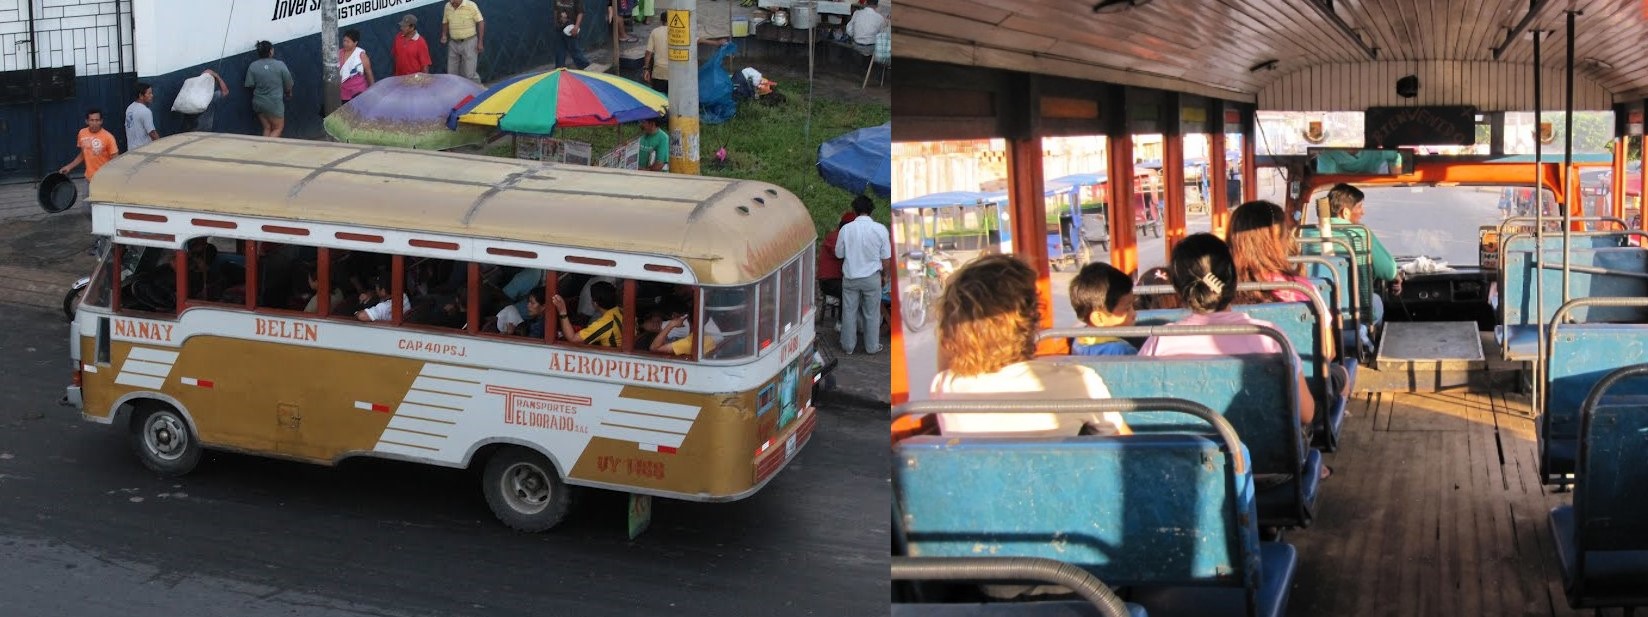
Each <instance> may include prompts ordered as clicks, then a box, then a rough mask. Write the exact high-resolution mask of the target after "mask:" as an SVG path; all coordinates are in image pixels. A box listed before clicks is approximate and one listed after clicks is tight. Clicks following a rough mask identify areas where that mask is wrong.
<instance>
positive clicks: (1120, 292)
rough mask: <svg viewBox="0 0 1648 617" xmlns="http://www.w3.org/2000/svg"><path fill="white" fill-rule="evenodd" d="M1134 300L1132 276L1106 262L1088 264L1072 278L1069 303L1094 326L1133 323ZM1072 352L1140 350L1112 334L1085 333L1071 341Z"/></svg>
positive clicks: (1128, 352)
mask: <svg viewBox="0 0 1648 617" xmlns="http://www.w3.org/2000/svg"><path fill="white" fill-rule="evenodd" d="M1133 300H1134V299H1133V279H1131V278H1129V277H1128V276H1127V273H1125V272H1122V271H1121V270H1117V269H1116V268H1115V266H1112V265H1110V264H1107V263H1100V262H1094V263H1090V264H1087V265H1086V266H1083V267H1082V269H1081V272H1078V273H1077V274H1076V278H1074V279H1071V280H1070V307H1071V308H1073V309H1075V310H1076V319H1079V320H1081V321H1082V323H1085V324H1087V325H1089V326H1092V327H1094V328H1108V327H1114V326H1131V325H1133V318H1134V317H1135V316H1136V313H1135V312H1134V311H1133ZM1070 353H1071V354H1073V355H1078V356H1131V355H1133V354H1136V353H1139V350H1137V349H1134V348H1133V345H1131V344H1129V343H1128V342H1127V341H1124V340H1122V339H1119V338H1116V337H1113V336H1083V337H1080V338H1077V339H1076V340H1075V342H1073V343H1072V344H1071V345H1070Z"/></svg>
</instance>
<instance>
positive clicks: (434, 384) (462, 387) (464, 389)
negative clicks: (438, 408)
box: [412, 375, 480, 396]
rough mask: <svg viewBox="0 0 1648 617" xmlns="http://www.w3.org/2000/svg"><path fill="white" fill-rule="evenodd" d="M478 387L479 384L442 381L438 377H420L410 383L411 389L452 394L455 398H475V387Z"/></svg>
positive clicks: (450, 380)
mask: <svg viewBox="0 0 1648 617" xmlns="http://www.w3.org/2000/svg"><path fill="white" fill-rule="evenodd" d="M479 385H480V384H478V383H474V382H469V381H456V380H452V379H442V378H440V377H431V376H429V375H421V376H419V377H418V378H417V379H416V380H415V381H413V382H412V389H414V390H427V391H429V392H436V393H439V394H452V395H456V396H475V395H476V394H477V392H476V389H477V388H476V386H479Z"/></svg>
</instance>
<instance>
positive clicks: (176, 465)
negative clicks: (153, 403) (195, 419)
mask: <svg viewBox="0 0 1648 617" xmlns="http://www.w3.org/2000/svg"><path fill="white" fill-rule="evenodd" d="M131 440H132V450H134V451H136V452H137V458H138V459H139V460H142V461H143V466H144V467H148V468H149V469H150V470H152V471H154V472H155V473H158V474H160V475H163V476H181V475H184V474H187V473H189V472H190V471H194V468H195V465H196V464H198V463H200V453H201V449H200V442H199V441H198V440H196V439H195V434H194V431H192V430H190V429H189V423H188V421H187V420H185V419H184V418H183V414H181V413H178V412H177V410H175V409H172V408H170V407H164V406H161V407H150V408H148V409H144V410H141V411H139V412H138V413H137V414H135V415H134V416H133V417H132V423H131Z"/></svg>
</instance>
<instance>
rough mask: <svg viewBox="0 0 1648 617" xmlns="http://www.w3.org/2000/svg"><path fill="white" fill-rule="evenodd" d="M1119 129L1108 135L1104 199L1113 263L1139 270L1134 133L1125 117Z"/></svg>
mask: <svg viewBox="0 0 1648 617" xmlns="http://www.w3.org/2000/svg"><path fill="white" fill-rule="evenodd" d="M1117 122H1118V123H1120V124H1119V130H1113V131H1111V134H1110V136H1109V137H1108V138H1107V139H1105V143H1106V145H1108V146H1109V147H1110V155H1109V157H1108V158H1109V159H1110V182H1109V186H1107V187H1105V189H1106V190H1105V200H1106V201H1108V202H1110V207H1109V208H1107V211H1108V214H1109V216H1110V265H1112V266H1115V267H1116V269H1117V270H1121V271H1122V272H1129V273H1132V274H1138V269H1139V249H1138V246H1139V231H1138V228H1137V226H1136V225H1135V224H1134V222H1133V135H1131V134H1129V133H1128V129H1127V124H1126V120H1125V119H1122V120H1118V121H1117Z"/></svg>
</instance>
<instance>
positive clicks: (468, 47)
mask: <svg viewBox="0 0 1648 617" xmlns="http://www.w3.org/2000/svg"><path fill="white" fill-rule="evenodd" d="M485 40H486V21H485V18H484V17H482V16H481V7H479V6H476V4H475V2H474V0H450V1H449V2H447V3H446V6H443V7H441V44H442V45H445V46H446V72H448V73H451V74H453V75H458V76H461V77H464V78H465V79H468V80H469V81H473V82H475V83H481V74H480V72H479V71H478V67H479V66H480V58H481V52H483V51H486V44H485Z"/></svg>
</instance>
